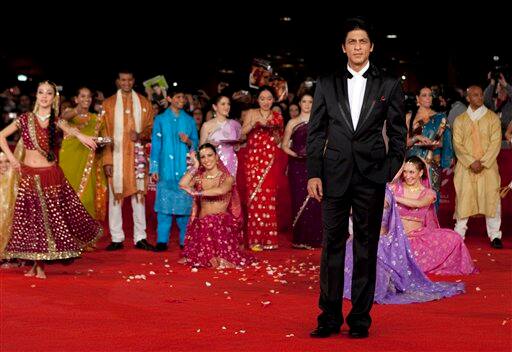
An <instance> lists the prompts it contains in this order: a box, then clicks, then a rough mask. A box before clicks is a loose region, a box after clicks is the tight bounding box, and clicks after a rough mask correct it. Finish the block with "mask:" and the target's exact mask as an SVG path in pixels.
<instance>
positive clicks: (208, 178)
mask: <svg viewBox="0 0 512 352" xmlns="http://www.w3.org/2000/svg"><path fill="white" fill-rule="evenodd" d="M221 174H222V172H220V171H219V172H217V174H215V175H205V177H206V179H207V180H213V179H214V178H217V177H219V176H220V175H221Z"/></svg>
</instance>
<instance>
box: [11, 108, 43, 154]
mask: <svg viewBox="0 0 512 352" xmlns="http://www.w3.org/2000/svg"><path fill="white" fill-rule="evenodd" d="M16 123H17V125H18V128H19V129H20V131H21V138H22V139H23V144H24V146H25V149H27V150H37V146H36V144H35V143H36V142H37V144H39V147H40V148H41V149H43V150H44V151H45V152H48V150H49V148H50V147H49V129H48V128H43V127H41V125H40V124H39V122H38V121H37V117H36V116H35V115H34V114H32V113H26V114H23V115H21V116H20V117H19V118H18V120H17V122H16ZM34 138H35V140H34Z"/></svg>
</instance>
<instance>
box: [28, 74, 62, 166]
mask: <svg viewBox="0 0 512 352" xmlns="http://www.w3.org/2000/svg"><path fill="white" fill-rule="evenodd" d="M43 84H48V85H50V86H51V87H52V88H53V93H54V96H53V103H52V107H51V111H50V119H49V121H48V129H49V136H48V146H49V148H48V149H49V150H48V155H47V156H46V160H48V161H55V160H56V157H55V152H54V148H55V139H56V138H55V134H56V130H57V123H56V121H55V120H56V119H57V117H58V116H59V104H60V99H59V91H58V89H57V85H56V84H55V83H53V82H51V81H43V82H41V83H39V84H38V86H37V88H39V87H40V86H42V85H43ZM38 110H39V105H38V104H37V102H36V105H35V107H34V113H37V111H38Z"/></svg>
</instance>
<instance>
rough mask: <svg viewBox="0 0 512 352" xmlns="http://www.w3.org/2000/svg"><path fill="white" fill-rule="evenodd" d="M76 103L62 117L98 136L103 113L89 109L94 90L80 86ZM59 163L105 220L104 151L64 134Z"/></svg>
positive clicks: (96, 215) (88, 204)
mask: <svg viewBox="0 0 512 352" xmlns="http://www.w3.org/2000/svg"><path fill="white" fill-rule="evenodd" d="M75 102H76V104H77V106H76V107H75V108H68V109H67V110H65V111H64V113H63V114H62V118H63V119H65V120H67V121H68V124H69V125H70V127H74V128H76V129H78V130H79V131H80V132H81V133H82V134H85V135H87V136H93V137H98V136H99V135H100V132H101V129H102V128H103V121H102V116H101V115H100V116H98V115H96V114H94V113H91V112H90V108H91V104H92V93H91V90H90V89H89V88H86V87H83V88H80V89H79V90H78V94H77V96H76V98H75ZM59 165H60V167H61V168H62V171H64V175H65V176H66V178H67V179H68V181H69V183H70V184H71V186H72V187H73V189H74V190H75V192H76V193H77V194H78V197H79V198H80V200H81V201H82V203H83V205H84V206H85V208H86V209H87V211H88V212H89V214H91V216H92V217H93V218H95V219H96V220H104V219H105V213H106V195H107V193H106V192H107V183H106V178H105V174H104V173H103V165H102V163H101V154H100V153H96V152H95V151H94V150H90V149H88V148H87V147H86V146H84V145H83V144H82V143H81V142H80V141H79V140H78V139H77V138H76V137H74V136H71V135H65V136H64V139H63V141H62V147H61V149H60V153H59Z"/></svg>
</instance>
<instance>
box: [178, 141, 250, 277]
mask: <svg viewBox="0 0 512 352" xmlns="http://www.w3.org/2000/svg"><path fill="white" fill-rule="evenodd" d="M199 158H200V160H201V166H200V167H199V161H198V160H197V158H196V157H195V156H194V155H193V153H192V154H191V159H192V161H193V163H194V165H193V167H192V168H191V169H190V170H189V171H188V172H187V173H186V174H185V176H183V178H182V179H181V181H180V187H181V188H183V189H184V190H185V191H187V192H188V193H189V194H191V195H192V196H193V197H194V204H193V208H192V214H191V215H190V220H189V224H188V227H187V233H186V235H185V249H184V251H183V255H184V259H183V260H182V262H183V263H187V264H189V265H192V266H200V267H220V268H233V267H239V266H244V265H246V264H248V263H250V262H251V261H252V259H253V258H252V257H251V256H249V255H246V254H244V253H243V235H242V228H243V221H242V210H241V206H240V197H239V196H238V192H237V190H236V186H235V183H234V182H235V179H234V177H233V176H231V175H230V172H229V171H228V169H227V168H226V167H225V166H224V164H223V163H222V161H220V160H219V156H218V154H217V152H216V150H215V147H214V146H213V145H211V144H209V143H206V144H203V145H202V146H201V147H199Z"/></svg>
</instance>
